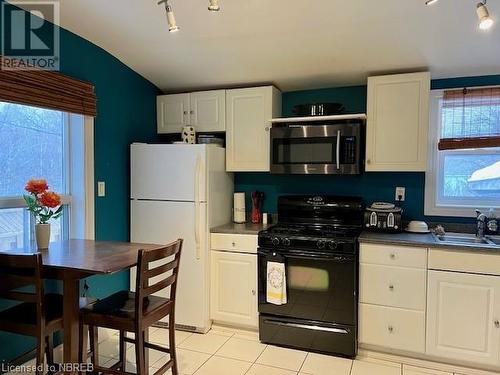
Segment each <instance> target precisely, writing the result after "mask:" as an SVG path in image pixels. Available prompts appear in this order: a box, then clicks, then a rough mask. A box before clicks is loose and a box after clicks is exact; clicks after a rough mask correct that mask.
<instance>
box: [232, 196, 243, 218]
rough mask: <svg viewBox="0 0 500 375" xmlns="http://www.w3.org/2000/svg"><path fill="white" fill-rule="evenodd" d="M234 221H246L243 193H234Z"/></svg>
mask: <svg viewBox="0 0 500 375" xmlns="http://www.w3.org/2000/svg"><path fill="white" fill-rule="evenodd" d="M233 207H234V219H233V220H234V222H235V223H245V222H246V210H245V193H234V205H233Z"/></svg>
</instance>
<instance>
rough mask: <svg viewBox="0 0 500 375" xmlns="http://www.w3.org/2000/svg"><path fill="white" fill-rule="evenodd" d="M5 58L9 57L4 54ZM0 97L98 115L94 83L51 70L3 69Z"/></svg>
mask: <svg viewBox="0 0 500 375" xmlns="http://www.w3.org/2000/svg"><path fill="white" fill-rule="evenodd" d="M0 58H1V59H2V66H3V64H4V63H3V60H4V59H5V57H3V56H2V57H0ZM0 100H1V101H6V102H12V103H19V104H26V105H32V106H36V107H43V108H50V109H55V110H59V111H64V112H70V113H78V114H82V115H87V116H94V117H95V116H96V114H97V100H96V95H95V92H94V86H93V85H92V84H90V83H88V82H84V81H80V80H78V79H75V78H72V77H68V76H66V75H63V74H61V73H58V72H52V71H48V70H41V69H32V70H0Z"/></svg>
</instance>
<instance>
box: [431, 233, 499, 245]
mask: <svg viewBox="0 0 500 375" xmlns="http://www.w3.org/2000/svg"><path fill="white" fill-rule="evenodd" d="M434 237H435V238H436V239H437V240H438V242H442V243H447V244H451V245H452V244H457V245H471V246H477V245H489V246H500V238H496V237H484V238H477V237H476V236H475V235H474V234H467V233H446V234H444V235H442V236H439V235H436V234H434Z"/></svg>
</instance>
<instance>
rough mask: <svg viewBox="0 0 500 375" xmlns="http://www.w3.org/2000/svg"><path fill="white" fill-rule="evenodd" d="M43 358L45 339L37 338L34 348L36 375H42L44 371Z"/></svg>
mask: <svg viewBox="0 0 500 375" xmlns="http://www.w3.org/2000/svg"><path fill="white" fill-rule="evenodd" d="M44 356H45V337H43V336H38V338H37V346H36V372H35V374H36V375H43V374H44V373H45V371H44Z"/></svg>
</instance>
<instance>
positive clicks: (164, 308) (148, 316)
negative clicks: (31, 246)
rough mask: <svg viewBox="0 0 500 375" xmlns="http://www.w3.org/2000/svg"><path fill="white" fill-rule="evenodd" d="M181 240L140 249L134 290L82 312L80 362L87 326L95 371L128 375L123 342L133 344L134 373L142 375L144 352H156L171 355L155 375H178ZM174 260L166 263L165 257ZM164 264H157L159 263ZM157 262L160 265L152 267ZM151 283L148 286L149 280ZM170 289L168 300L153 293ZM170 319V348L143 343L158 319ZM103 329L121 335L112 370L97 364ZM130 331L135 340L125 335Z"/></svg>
mask: <svg viewBox="0 0 500 375" xmlns="http://www.w3.org/2000/svg"><path fill="white" fill-rule="evenodd" d="M181 248H182V240H181V239H179V240H177V241H176V242H174V243H172V244H170V245H167V246H165V247H162V248H158V249H153V250H140V251H139V255H138V258H137V279H136V291H135V293H134V292H128V291H122V292H118V293H115V294H113V295H111V296H109V297H107V298H104V299H102V300H99V301H96V302H94V303H92V304H90V305H88V306H86V307H84V308H83V309H82V310H81V319H80V338H81V339H80V351H79V353H80V361H81V362H82V360H83V358H84V356H85V354H86V348H84V340H83V337H84V329H83V327H84V326H85V325H86V326H88V328H89V333H90V340H89V342H90V357H91V360H92V364H93V367H94V371H95V372H103V373H110V374H130V373H128V372H126V369H125V366H126V362H127V360H126V345H125V343H126V342H130V343H134V344H135V355H136V366H137V374H139V375H145V374H146V373H147V372H146V371H147V370H148V369H147V368H146V364H145V362H146V361H145V356H146V349H153V350H158V351H161V352H164V353H168V354H170V360H169V361H168V362H167V363H166V364H165V365H163V366H162V367H161V368H160V369H159V370H158V371H156V372H155V374H154V375H160V374H163V373H165V372H166V371H168V370H169V369H170V368H171V369H172V374H173V375H178V374H179V372H178V369H177V359H176V354H175V294H176V289H177V277H178V273H179V261H180V257H181ZM171 257H173V259H172V260H171V261H169V262H167V263H165V260H166V259H167V258H171ZM162 260H163V262H160V261H162ZM153 262H155V263H156V264H158V263H160V264H161V265H155V264H152V263H153ZM153 278H155V280H153V282H154V283H151V282H150V281H151V279H153ZM168 287H170V298H162V297H158V296H155V295H153V294H155V293H158V292H159V291H161V290H163V289H165V288H168ZM167 315H168V316H169V341H170V343H169V346H170V348H164V347H161V346H159V345H156V344H152V343H149V342H146V341H145V337H146V335H145V332H147V330H148V328H149V327H150V326H152V325H153V324H155V323H157V322H158V321H159V320H160V319H163V318H164V317H166V316H167ZM97 327H104V328H109V329H114V330H118V331H119V332H120V338H119V340H120V345H119V352H120V353H119V360H118V362H117V363H116V364H115V365H113V366H112V367H111V368H104V367H101V366H99V365H98V358H99V355H98V339H99V338H98V329H97ZM126 332H133V333H134V335H135V337H134V338H129V337H126V336H125V333H126Z"/></svg>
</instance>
